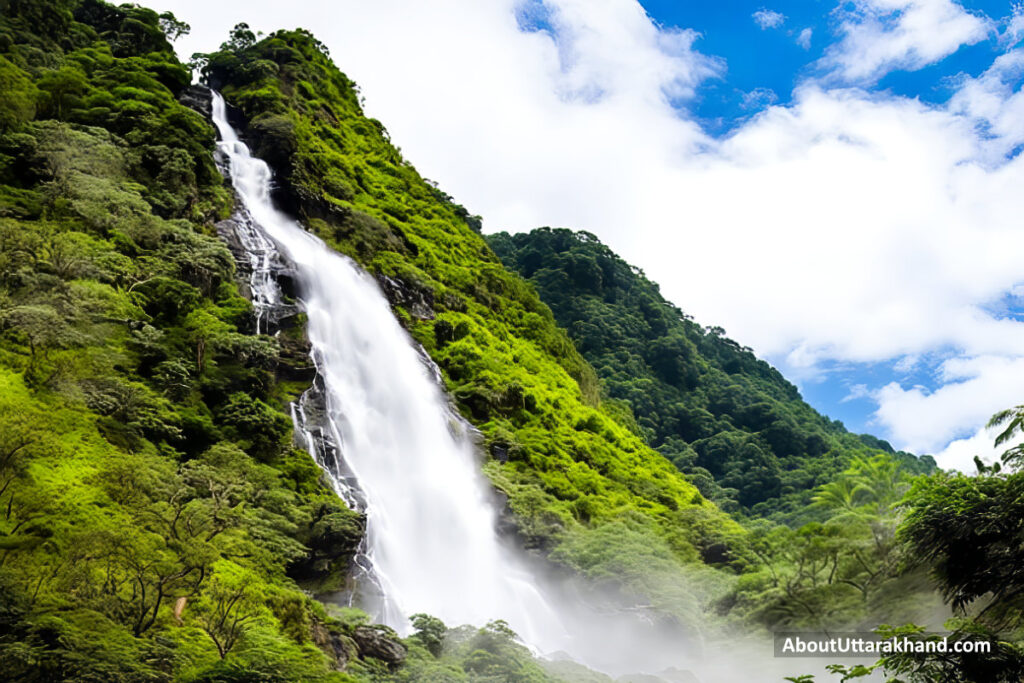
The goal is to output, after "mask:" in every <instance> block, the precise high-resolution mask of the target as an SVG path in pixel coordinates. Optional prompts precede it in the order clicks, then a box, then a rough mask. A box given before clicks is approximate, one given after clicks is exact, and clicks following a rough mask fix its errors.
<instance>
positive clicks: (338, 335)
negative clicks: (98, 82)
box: [213, 93, 567, 651]
mask: <svg viewBox="0 0 1024 683" xmlns="http://www.w3.org/2000/svg"><path fill="white" fill-rule="evenodd" d="M213 119H214V123H215V124H216V126H217V129H218V130H219V132H220V135H221V139H222V142H221V143H220V146H221V150H222V151H223V153H224V154H225V155H226V157H227V159H228V161H229V163H230V172H231V178H232V182H233V184H234V187H235V190H236V191H237V193H238V196H239V198H240V200H241V203H242V206H243V207H244V209H245V211H246V212H247V214H248V215H247V216H243V217H241V218H242V220H241V222H242V223H243V224H244V227H245V228H246V229H245V230H243V231H241V232H242V235H240V237H241V239H242V242H243V245H244V246H245V248H246V251H247V252H248V253H249V255H250V259H251V260H252V262H253V272H254V276H253V279H254V281H253V283H252V285H253V292H254V299H255V300H256V306H257V310H258V311H259V310H260V307H261V306H264V307H269V306H272V305H273V304H275V303H276V302H277V300H278V298H279V295H278V293H277V289H276V286H275V285H273V284H272V282H271V281H270V280H269V277H268V276H267V275H266V273H267V272H268V271H269V267H270V264H271V263H272V261H273V260H274V259H275V258H277V255H276V253H277V250H278V249H280V251H281V255H282V256H283V257H284V259H285V260H286V261H287V262H288V263H289V264H290V265H291V266H292V267H293V268H294V269H295V271H296V274H297V278H298V280H299V284H300V288H301V292H302V308H303V310H304V311H305V313H306V315H307V318H308V335H309V339H310V342H311V343H312V347H313V357H314V359H315V362H316V365H317V370H318V374H319V380H320V381H321V383H322V387H321V388H322V390H323V393H324V398H325V403H326V408H327V415H326V416H325V417H326V423H327V425H326V426H327V430H328V431H329V432H331V433H330V434H329V435H328V436H330V437H333V441H334V443H333V446H334V448H336V449H337V450H339V451H340V452H341V454H342V457H343V460H344V467H345V468H346V470H341V465H340V463H338V462H336V463H334V464H335V467H329V468H328V469H333V470H334V471H329V472H328V474H330V475H331V476H332V477H333V481H334V482H335V484H336V488H337V489H338V493H339V494H340V495H342V496H343V497H344V498H346V500H347V501H348V502H349V503H350V504H354V505H357V506H360V507H364V508H365V509H364V511H365V513H366V516H367V534H366V544H365V559H367V560H368V561H369V564H370V567H367V568H366V569H367V575H372V576H373V577H374V581H375V582H376V583H377V586H376V589H377V590H378V591H379V593H380V594H381V596H382V605H381V606H380V609H379V614H378V615H377V616H378V618H380V619H381V620H382V621H383V622H384V623H386V624H388V625H390V626H392V627H394V628H395V629H396V630H398V631H399V632H407V630H408V617H409V616H410V615H411V614H414V613H417V612H426V613H428V614H432V615H435V616H437V617H439V618H441V619H442V620H443V621H445V622H446V623H449V624H453V625H456V624H476V625H480V624H483V623H486V622H487V621H489V620H491V619H497V618H501V619H505V620H506V621H508V623H509V624H510V625H511V626H512V627H513V628H514V629H515V630H516V631H517V632H518V633H519V634H520V635H521V636H522V637H523V638H524V640H525V641H526V642H527V643H530V644H532V645H535V646H537V647H541V648H542V649H545V650H548V651H551V650H555V649H559V648H560V647H561V646H562V644H563V642H564V641H565V639H566V638H567V635H566V633H565V631H564V629H563V628H562V627H561V626H560V624H559V620H558V618H557V615H556V614H555V613H554V611H553V610H552V609H551V607H550V606H549V605H548V604H547V603H546V601H545V600H544V598H543V597H542V596H541V594H540V593H539V592H538V590H537V588H536V587H535V584H536V582H535V581H534V580H533V577H531V576H530V574H529V573H528V572H527V571H525V570H524V568H523V567H522V566H521V565H520V564H519V563H518V562H516V561H515V560H514V558H512V557H511V554H510V553H509V552H508V551H507V549H506V548H505V547H503V545H502V544H501V543H500V541H499V538H498V536H497V533H496V531H495V521H496V511H495V507H494V504H493V501H492V500H491V493H490V489H489V488H488V487H487V485H486V483H485V482H484V480H483V479H482V477H481V475H480V474H479V471H478V470H479V468H478V463H477V460H476V453H475V450H474V447H473V441H472V439H471V436H470V434H469V433H468V432H467V429H466V427H465V425H464V423H462V422H461V421H460V420H458V419H456V417H455V416H454V415H452V413H451V411H450V409H449V407H448V404H447V401H446V400H445V397H444V395H443V394H442V392H441V390H440V389H439V387H438V385H437V383H436V380H435V379H434V377H433V376H432V373H431V371H430V369H429V367H428V365H427V364H426V363H425V362H424V360H423V359H422V358H421V357H420V355H419V353H418V352H417V350H416V348H415V347H414V346H413V344H412V341H411V339H410V338H409V337H408V335H407V334H406V333H405V331H404V330H403V329H402V328H401V326H400V325H399V324H398V322H397V320H396V319H395V317H394V315H393V314H392V312H391V308H390V305H389V304H388V301H387V300H386V299H385V297H384V295H383V294H382V293H381V291H380V289H379V288H378V286H377V284H376V282H375V281H374V280H373V279H372V278H371V277H369V276H368V275H367V274H366V273H365V272H363V271H362V270H361V269H359V268H358V266H356V265H355V264H354V263H353V262H352V261H351V260H349V259H348V258H346V257H344V256H342V255H340V254H338V253H336V252H334V251H332V250H331V249H329V248H328V247H327V246H326V245H325V244H324V243H323V242H321V241H320V240H319V239H317V238H316V237H314V236H313V235H311V234H309V233H308V232H306V231H305V230H304V229H303V228H302V227H301V226H299V225H298V224H297V223H296V222H294V221H293V220H291V219H290V218H288V217H287V216H285V215H284V214H283V213H281V212H280V211H278V210H277V209H275V208H274V206H273V204H272V203H271V199H270V188H271V171H270V168H269V167H268V166H267V164H266V163H265V162H263V161H262V160H260V159H256V158H254V157H253V156H252V155H251V154H250V152H249V149H248V147H246V145H245V144H243V143H242V142H241V141H240V140H239V139H238V136H237V135H236V134H235V131H234V130H233V128H232V127H231V125H230V124H229V123H228V120H227V115H226V107H225V103H224V100H223V98H222V97H221V96H220V95H219V94H217V93H214V95H213ZM297 417H298V418H300V419H297V421H296V422H297V424H296V426H297V427H298V428H300V429H302V428H303V427H304V420H303V419H301V417H302V416H301V415H297ZM306 436H307V438H308V439H310V440H312V436H311V435H310V434H308V433H307V434H306ZM353 479H354V483H353V481H352V480H353ZM356 487H358V488H356Z"/></svg>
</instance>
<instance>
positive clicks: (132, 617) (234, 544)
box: [0, 0, 361, 681]
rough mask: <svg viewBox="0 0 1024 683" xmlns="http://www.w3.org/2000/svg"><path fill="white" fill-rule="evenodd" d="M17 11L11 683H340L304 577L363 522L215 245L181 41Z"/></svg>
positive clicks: (130, 26) (143, 26)
mask: <svg viewBox="0 0 1024 683" xmlns="http://www.w3.org/2000/svg"><path fill="white" fill-rule="evenodd" d="M3 4H4V7H3V11H2V13H0V81H2V83H3V88H2V95H0V566H2V573H0V596H2V599H0V602H2V606H3V609H2V611H0V620H2V622H3V625H2V626H0V671H2V674H0V675H2V677H3V678H5V679H9V680H26V681H31V680H40V681H42V680H64V681H77V680H83V681H84V680H103V681H129V680H130V681H137V680H156V681H159V680H170V679H172V678H174V679H180V680H206V681H212V680H226V679H227V678H229V677H231V675H232V674H231V671H234V670H246V671H249V672H251V675H252V676H257V675H258V676H262V678H261V679H260V680H297V679H302V680H327V679H330V678H333V679H335V680H344V679H345V677H344V676H343V675H342V674H339V673H336V672H333V666H332V663H331V659H330V657H329V655H328V654H327V653H326V652H324V651H322V650H321V649H319V648H317V647H316V646H315V645H314V644H313V641H312V640H311V632H312V630H313V629H314V627H315V626H319V627H322V628H325V629H326V628H333V629H337V630H339V632H344V629H345V626H344V625H343V624H340V623H339V622H337V621H336V620H333V619H331V618H329V617H328V616H327V614H326V613H325V611H324V608H323V606H322V605H320V604H319V603H316V602H314V601H313V600H311V599H310V598H309V597H308V596H307V594H305V593H304V592H303V591H302V590H300V588H299V586H298V585H297V584H296V582H295V581H294V580H293V579H292V578H290V577H289V575H288V571H289V567H291V566H293V565H295V564H296V563H300V562H301V561H303V559H304V558H306V557H307V556H309V555H310V554H312V553H313V552H314V548H316V546H317V533H318V530H319V529H320V527H322V526H323V524H324V523H325V520H329V521H327V522H326V523H328V524H330V523H332V522H333V524H334V525H335V526H336V527H337V528H338V530H339V531H340V530H343V529H346V528H347V529H348V530H349V536H348V546H346V545H345V544H339V545H338V546H337V547H335V548H334V549H333V550H334V556H333V557H331V558H330V562H331V564H332V567H333V571H335V572H343V571H344V569H345V562H346V559H347V558H346V557H345V556H346V554H347V553H350V552H351V551H352V549H353V548H354V546H355V544H356V543H358V541H359V538H360V535H361V520H360V518H359V517H358V515H355V514H354V513H351V512H349V511H347V510H345V509H344V507H343V506H342V505H341V504H340V503H339V501H338V500H337V499H336V498H335V497H334V496H333V495H332V494H331V493H330V492H329V491H328V490H327V489H325V488H324V487H323V486H321V485H320V483H319V481H318V479H319V471H318V470H317V468H316V467H315V465H314V464H313V463H312V461H311V459H310V458H309V456H308V455H307V454H305V453H302V452H299V451H296V450H293V449H292V448H291V447H290V441H289V438H288V437H289V421H288V418H287V416H286V414H285V413H283V412H282V409H281V408H282V406H281V396H280V395H279V391H278V387H277V383H276V379H275V368H277V367H278V365H279V363H280V361H279V358H278V355H279V350H278V344H277V342H276V341H275V340H274V339H272V338H270V337H266V336H255V335H252V334H250V331H251V328H252V312H251V308H250V305H249V303H248V302H247V301H246V300H245V299H243V298H242V297H241V296H240V295H239V293H238V288H237V286H236V283H235V273H234V262H233V260H232V258H231V255H230V254H229V252H228V251H227V249H226V248H225V247H224V246H223V245H222V244H221V242H220V241H219V240H218V239H216V238H215V237H214V234H213V227H212V226H213V222H214V221H216V220H218V219H219V218H222V217H224V216H226V215H227V213H228V212H229V211H230V207H231V203H232V198H231V195H230V193H229V191H228V190H227V189H226V187H225V185H224V182H223V180H222V178H221V177H220V175H219V173H218V172H217V170H216V167H215V166H214V163H213V157H212V150H213V145H214V132H213V129H212V127H211V126H210V125H209V124H208V123H207V122H206V121H205V120H204V119H203V118H202V116H200V115H199V114H197V113H195V112H193V111H191V110H190V109H188V108H186V107H184V106H182V105H180V104H179V103H178V101H177V96H178V95H179V94H180V93H181V92H182V90H183V89H184V88H185V87H186V86H187V84H188V83H189V81H190V75H189V71H188V69H187V68H185V67H183V66H182V65H181V64H179V63H178V61H177V59H176V58H175V56H174V54H173V51H172V50H171V48H170V45H169V43H168V42H167V40H166V38H165V33H164V31H165V30H168V31H172V32H174V31H177V32H180V31H182V30H184V29H185V27H184V26H183V25H181V24H180V23H179V22H176V21H175V20H174V19H173V17H170V16H169V15H162V16H161V15H157V14H156V13H154V12H151V11H149V10H145V9H141V8H137V7H131V6H127V5H126V6H124V7H120V8H115V7H112V6H109V5H106V4H104V3H101V2H92V1H83V2H63V1H60V0H52V1H38V0H33V1H31V2H29V1H18V2H9V3H3ZM346 525H347V526H346ZM336 536H337V534H336ZM233 680H235V679H233Z"/></svg>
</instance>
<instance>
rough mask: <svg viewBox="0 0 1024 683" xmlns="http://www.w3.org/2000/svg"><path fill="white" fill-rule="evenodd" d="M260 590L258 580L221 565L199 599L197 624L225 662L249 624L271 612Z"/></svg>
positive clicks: (239, 568)
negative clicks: (262, 599) (268, 611)
mask: <svg viewBox="0 0 1024 683" xmlns="http://www.w3.org/2000/svg"><path fill="white" fill-rule="evenodd" d="M258 587H259V577H258V576H256V575H255V574H253V573H252V572H250V571H247V570H245V569H242V568H241V567H239V566H238V565H235V564H232V563H230V562H226V561H221V562H218V563H217V564H216V565H215V567H214V572H213V576H212V577H211V579H210V581H209V582H208V583H207V585H206V587H205V588H204V589H203V591H202V593H201V594H200V595H199V599H198V600H197V604H196V612H197V616H196V622H197V623H198V624H199V626H200V628H202V629H203V631H204V632H205V633H206V635H208V636H209V637H210V640H212V641H213V644H214V645H215V646H216V647H217V654H219V655H220V658H221V659H224V657H226V656H227V654H228V653H229V652H230V651H231V650H232V648H234V647H235V645H236V644H237V643H238V640H239V638H241V637H242V635H243V634H244V633H245V629H246V628H247V626H248V625H249V623H250V622H252V621H253V620H255V619H257V618H259V617H260V616H261V615H262V614H263V613H265V612H267V609H266V607H265V606H264V605H263V603H262V601H261V600H260V594H259V588H258Z"/></svg>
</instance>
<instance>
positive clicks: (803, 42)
mask: <svg viewBox="0 0 1024 683" xmlns="http://www.w3.org/2000/svg"><path fill="white" fill-rule="evenodd" d="M813 35H814V29H812V28H805V29H804V30H802V31H800V33H799V34H797V37H796V44H797V45H799V46H800V47H802V48H803V49H805V50H810V49H811V37H812V36H813Z"/></svg>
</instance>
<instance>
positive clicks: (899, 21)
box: [156, 0, 1024, 451]
mask: <svg viewBox="0 0 1024 683" xmlns="http://www.w3.org/2000/svg"><path fill="white" fill-rule="evenodd" d="M156 4H157V7H158V8H159V9H161V10H163V9H171V10H173V11H175V12H176V13H178V15H179V17H181V18H183V19H185V20H187V21H189V22H190V23H191V24H192V25H193V29H194V33H193V35H192V36H190V37H189V38H188V39H187V40H186V42H185V43H184V44H183V46H181V52H183V53H185V54H189V53H190V52H192V51H193V50H201V49H210V48H212V47H215V46H216V45H217V44H219V43H220V42H221V41H222V40H223V39H224V37H225V36H226V34H227V31H228V29H229V28H230V26H231V25H232V24H233V23H234V22H235V21H238V20H239V19H244V20H246V21H248V22H249V23H250V24H251V25H252V26H253V27H254V28H256V29H261V30H264V31H269V30H273V29H275V28H278V27H281V26H285V27H291V26H296V25H300V26H307V27H310V28H312V29H313V30H314V31H315V32H316V33H317V34H318V36H319V37H320V38H321V39H322V40H323V41H324V42H326V43H327V44H328V45H329V46H330V48H331V52H332V55H333V56H334V57H335V59H336V60H337V61H338V63H339V64H340V65H341V66H342V68H344V69H345V70H346V71H347V73H348V74H349V75H350V76H351V77H353V78H354V79H355V80H356V81H357V82H358V83H359V84H360V85H361V88H362V92H363V94H364V95H365V97H366V101H367V106H368V109H369V113H370V114H371V115H373V116H376V117H378V118H380V119H381V120H383V121H384V122H385V123H386V124H387V126H388V128H389V130H390V132H391V135H392V138H393V139H394V140H396V141H397V142H398V143H399V144H401V146H402V148H403V150H404V153H405V154H406V156H407V157H408V158H409V159H410V160H411V161H412V162H413V163H414V164H416V166H417V168H418V169H419V170H420V171H421V172H422V173H424V174H425V175H426V176H428V177H431V178H433V179H435V180H437V181H439V182H440V183H441V186H442V187H443V188H444V189H445V190H446V191H447V192H449V193H451V194H453V195H454V196H455V197H456V198H457V199H458V200H459V201H460V202H462V203H464V204H465V205H466V206H467V207H469V208H470V209H471V210H472V211H473V212H475V213H480V214H482V215H483V216H484V219H485V228H487V229H490V230H497V229H506V230H529V229H531V228H533V227H536V226H538V225H562V226H567V227H573V228H581V229H587V230H590V231H592V232H594V233H596V234H597V235H599V236H600V237H601V238H602V240H604V241H605V242H606V243H608V244H609V245H610V246H611V247H612V248H613V249H615V250H616V251H618V252H620V253H621V254H622V255H623V256H624V257H625V258H627V259H628V260H630V261H631V262H633V263H635V264H637V265H639V266H640V267H642V268H643V269H644V270H645V271H646V272H647V274H648V275H649V276H650V277H651V278H652V279H654V280H655V281H657V282H659V283H660V284H661V285H662V291H663V292H664V293H665V295H666V296H667V297H668V298H669V299H671V300H673V301H674V302H676V303H677V304H679V305H680V306H681V307H682V308H683V309H684V310H687V311H688V312H689V313H691V314H693V315H695V316H696V317H697V319H698V320H700V321H702V322H704V323H706V324H720V325H722V326H724V327H725V328H726V329H728V330H729V333H730V335H731V336H732V337H734V338H735V339H737V340H738V341H739V342H740V343H742V344H746V345H750V346H752V347H753V348H755V349H756V350H757V351H758V353H759V354H760V355H761V356H762V357H766V358H770V359H772V360H774V361H777V362H778V363H779V364H781V365H782V366H783V369H784V370H794V369H797V370H798V369H801V368H803V369H808V368H814V367H815V366H816V365H817V364H819V363H821V362H822V361H825V360H837V361H842V362H845V363H856V362H860V361H863V362H879V361H894V360H895V359H899V358H907V357H913V356H921V357H927V356H929V354H934V353H935V352H936V351H937V350H944V353H946V354H947V355H953V356H955V357H956V358H958V359H962V360H957V361H955V362H954V361H948V362H947V364H946V365H944V366H943V368H942V374H941V375H940V377H938V379H937V381H938V382H939V383H940V384H943V383H944V384H945V386H940V388H939V389H937V390H935V391H932V392H929V391H927V390H925V389H920V388H915V387H913V386H909V387H908V386H901V385H900V384H891V385H889V386H887V387H883V388H882V389H881V390H879V389H878V388H873V396H874V397H875V400H877V401H878V403H879V411H878V415H877V416H876V422H877V426H878V427H879V428H880V429H882V430H883V431H884V432H885V434H883V435H884V436H886V437H889V438H891V439H892V440H893V442H894V445H897V446H900V447H911V448H915V449H918V450H924V451H929V450H930V451H938V450H940V449H942V448H943V447H944V446H945V444H946V443H947V442H948V441H949V440H950V439H955V438H959V437H966V436H969V435H970V434H971V433H973V432H974V431H976V430H977V428H978V426H979V425H981V424H983V423H984V422H985V421H986V420H987V418H988V416H989V415H990V414H991V413H992V412H994V411H995V410H998V409H1001V408H1004V407H1006V406H1009V405H1013V404H1015V403H1019V402H1020V399H1021V397H1020V395H1019V393H1015V387H1016V388H1019V387H1021V386H1024V383H1022V381H1021V380H1024V352H1022V349H1024V324H1022V323H1020V322H1017V321H1016V320H1013V319H1012V318H1008V317H1005V316H1001V315H998V314H996V313H994V312H993V309H992V303H993V302H995V301H999V300H1000V299H1001V298H1002V297H1003V296H1004V295H1005V293H1006V292H1008V291H1011V290H1012V289H1013V288H1014V287H1015V286H1018V285H1020V284H1021V283H1024V259H1021V258H1020V256H1019V255H1020V254H1021V253H1024V251H1022V250H1024V231H1022V230H1021V229H1020V225H1019V217H1020V216H1021V215H1024V193H1021V192H1020V188H1021V187H1022V186H1024V160H1022V158H1021V157H1020V156H1019V155H1018V156H1016V157H1013V158H1009V159H1008V158H1006V156H1005V155H1006V153H1007V152H1008V151H1010V150H1013V149H1014V148H1015V146H1016V145H1019V144H1021V143H1024V127H1022V124H1021V121H1024V111H1022V110H1021V109H1020V107H1021V106H1022V104H1021V95H1020V90H1019V88H1017V87H1016V86H1015V85H1014V83H1015V81H1014V79H1013V74H1014V73H1016V71H1015V69H1017V68H1018V67H1019V63H1020V55H1018V54H1017V53H1016V52H1010V53H1007V54H1006V55H1005V56H1003V57H1000V59H998V60H996V62H995V63H994V64H993V66H992V68H991V69H989V70H988V71H986V72H985V73H984V74H981V75H980V76H978V77H977V78H974V79H970V78H967V79H964V80H963V81H962V82H961V83H960V84H959V86H958V90H957V94H956V96H955V97H954V98H953V99H952V101H951V102H950V103H949V105H948V106H930V105H926V104H924V103H922V102H920V101H917V100H912V99H904V98H899V97H895V96H891V95H884V94H879V93H873V92H869V91H867V90H864V89H862V88H850V87H835V86H834V84H833V85H829V84H828V83H824V82H805V83H804V84H802V85H800V86H799V87H798V88H797V90H796V92H795V93H794V97H793V101H792V103H791V104H788V105H785V106H781V105H772V106H768V107H767V108H766V109H764V110H763V111H761V112H760V113H758V114H756V115H754V116H753V117H751V118H750V119H749V120H747V121H746V122H744V123H743V124H742V125H741V126H740V128H739V129H737V130H736V131H734V132H733V133H732V134H730V135H729V136H728V137H727V138H725V139H714V138H712V137H710V136H709V135H707V134H706V133H705V132H704V131H703V130H702V129H701V127H700V126H699V125H698V124H697V123H696V122H694V121H693V120H692V119H690V118H688V117H687V116H685V115H680V113H679V111H678V110H677V109H676V108H674V106H676V107H678V106H679V105H680V104H682V105H683V108H684V109H685V107H686V103H687V102H689V101H691V98H693V97H694V93H695V92H696V91H697V89H698V88H699V86H700V84H701V82H702V81H704V80H706V79H714V78H718V77H719V76H720V75H721V74H722V73H723V70H724V65H723V64H722V62H721V61H719V60H716V59H715V58H713V57H710V56H706V55H703V54H701V53H700V51H699V47H700V42H699V37H698V35H697V34H696V33H694V32H692V31H687V30H675V29H665V28H662V27H659V26H657V25H656V24H655V23H654V22H652V21H651V19H650V18H649V17H648V16H647V15H646V14H645V13H644V11H643V9H642V8H641V7H640V6H639V5H638V4H637V3H636V2H635V1H634V0H605V1H603V2H590V1H585V0H549V1H548V2H545V3H544V4H543V8H544V10H545V13H544V17H545V22H544V28H543V30H533V31H523V30H521V27H520V25H519V23H518V22H517V13H518V12H519V10H520V9H521V8H522V4H521V3H519V2H515V1H514V0H495V1H493V2H473V1H470V0H439V1H438V2H437V3H413V4H409V3H405V2H399V0H380V1H379V2H374V3H360V2H355V0H348V1H346V2H332V3H328V2H326V0H306V1H299V0H296V1H295V2H292V3H288V4H287V5H285V4H282V3H276V2H269V1H266V2H253V3H250V4H248V5H247V6H246V8H245V11H244V14H245V16H239V12H238V8H237V7H232V6H227V7H222V6H220V5H212V6H211V4H210V3H207V2H200V1H199V0H163V2H162V3H161V2H159V1H157V3H156ZM161 5H162V6H161ZM857 8H858V10H857V11H858V12H859V14H858V15H857V17H853V18H851V17H845V18H844V21H845V22H846V23H845V24H843V26H844V28H843V33H842V36H841V38H840V41H839V43H838V44H837V46H835V48H834V49H833V50H832V51H830V52H828V53H827V54H828V55H829V56H828V59H831V60H832V63H833V65H834V68H835V69H837V70H839V71H840V72H841V73H847V72H848V73H847V78H849V79H863V78H866V77H876V76H877V75H878V74H879V73H881V72H882V71H884V70H886V69H890V68H896V67H899V68H916V67H917V66H920V65H923V64H925V63H928V62H929V61H934V60H935V59H939V58H941V56H943V55H945V54H948V53H949V52H951V51H952V50H955V49H956V47H957V46H959V45H960V44H963V43H965V42H971V41H974V40H978V39H980V37H981V36H983V35H984V33H985V31H986V30H987V22H986V20H984V19H979V18H977V17H974V16H973V15H971V14H969V13H967V12H966V11H964V10H963V8H962V7H960V6H959V5H956V4H953V3H951V2H949V1H948V0H941V1H938V0H929V1H927V2H926V1H925V0H919V1H915V2H897V1H896V0H884V1H883V0H873V2H871V3H860V4H858V5H857ZM325 18H336V19H337V20H330V21H327V20H325ZM382 46H386V47H383V48H382ZM855 57H858V58H862V59H863V60H864V61H863V64H861V65H860V66H858V65H857V63H856V62H855V59H854V58H855ZM764 104H768V103H767V102H764ZM907 369H908V370H909V365H908V366H907Z"/></svg>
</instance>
